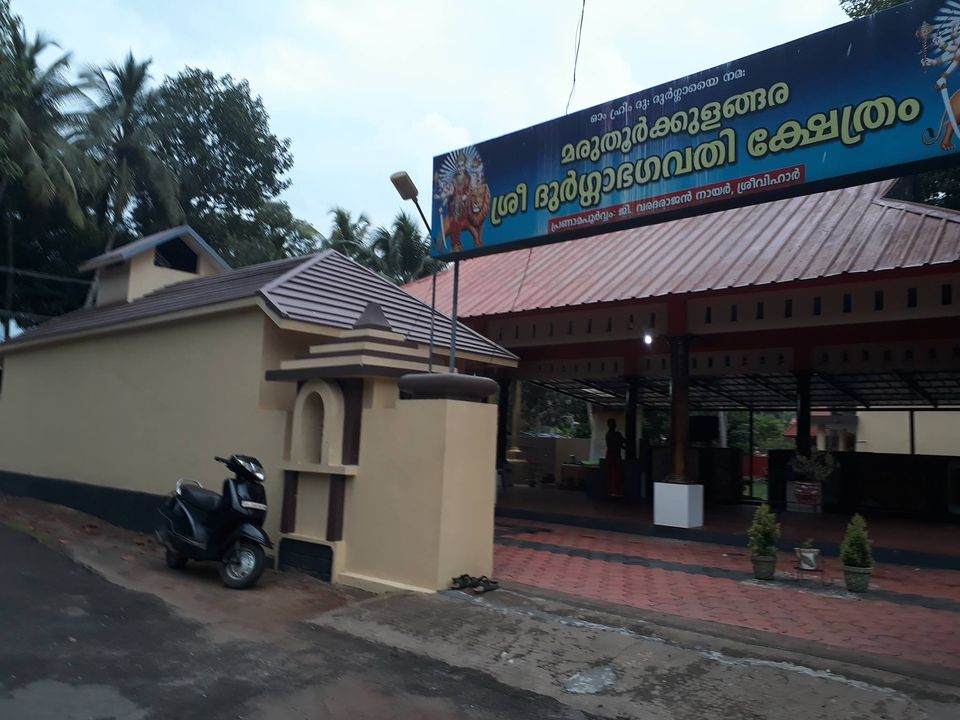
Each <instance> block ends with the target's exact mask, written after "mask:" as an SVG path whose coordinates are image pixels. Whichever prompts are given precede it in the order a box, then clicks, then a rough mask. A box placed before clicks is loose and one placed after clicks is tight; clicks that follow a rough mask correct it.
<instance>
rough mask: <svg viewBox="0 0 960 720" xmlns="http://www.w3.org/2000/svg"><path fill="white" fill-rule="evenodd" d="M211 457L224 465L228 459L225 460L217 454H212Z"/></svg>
mask: <svg viewBox="0 0 960 720" xmlns="http://www.w3.org/2000/svg"><path fill="white" fill-rule="evenodd" d="M213 459H214V460H216V461H217V462H219V463H223V464H224V465H226V464H227V462H228V460H226V458H222V457H220V456H219V455H214V457H213Z"/></svg>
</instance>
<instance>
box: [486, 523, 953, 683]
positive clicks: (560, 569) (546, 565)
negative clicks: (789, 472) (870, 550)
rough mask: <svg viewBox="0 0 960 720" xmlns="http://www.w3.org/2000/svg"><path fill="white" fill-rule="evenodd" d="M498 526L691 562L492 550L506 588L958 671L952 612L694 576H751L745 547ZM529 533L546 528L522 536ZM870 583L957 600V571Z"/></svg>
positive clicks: (574, 544) (883, 575)
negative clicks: (716, 572) (661, 564)
mask: <svg viewBox="0 0 960 720" xmlns="http://www.w3.org/2000/svg"><path fill="white" fill-rule="evenodd" d="M498 525H501V526H504V529H506V526H509V525H513V526H514V527H516V528H517V529H516V530H511V531H510V532H509V535H508V536H507V537H509V538H510V539H511V540H526V541H530V542H534V543H541V544H544V545H551V546H560V547H562V548H577V549H581V550H592V551H599V552H607V553H616V554H622V555H629V556H634V557H639V558H646V559H648V560H654V561H667V562H672V563H682V564H683V565H687V566H690V568H689V569H688V570H687V571H681V570H671V569H663V568H658V567H644V566H643V565H628V564H624V563H622V562H611V561H608V560H603V559H588V558H583V557H575V556H570V555H565V554H561V553H558V552H550V551H548V550H545V549H532V548H527V547H516V546H511V545H502V544H497V545H496V548H495V556H494V557H495V569H496V573H497V576H498V578H499V579H500V580H503V581H506V582H515V583H521V584H524V585H530V586H533V587H539V588H544V589H548V590H554V591H559V592H565V593H570V594H572V595H577V596H580V597H584V598H588V599H591V600H599V601H604V602H612V603H618V604H621V605H628V606H631V607H636V608H642V609H649V610H654V611H656V612H660V613H667V614H672V615H678V616H681V617H685V618H690V619H694V620H706V621H711V622H717V623H722V624H725V625H734V626H738V627H745V628H750V629H753V630H761V631H765V632H771V633H777V634H780V635H785V636H789V637H792V638H797V639H801V640H810V641H815V642H820V643H824V644H826V645H830V646H833V647H838V648H844V649H847V650H850V649H853V650H859V651H862V652H865V653H872V654H876V655H884V656H890V657H899V658H902V659H905V660H910V661H917V662H924V663H927V664H934V665H944V666H947V667H953V668H957V669H960V612H955V611H953V610H945V609H932V608H927V607H922V606H918V605H916V604H912V603H909V602H906V603H904V602H892V601H888V600H886V599H880V598H879V597H878V596H877V595H870V594H869V593H868V594H866V595H863V596H858V597H847V596H830V595H824V594H822V592H821V591H820V590H819V589H818V588H819V580H805V581H804V582H803V583H801V584H800V585H793V584H783V583H772V584H769V585H765V584H763V583H758V582H757V581H752V580H749V581H741V580H737V579H729V578H717V577H709V576H708V575H704V574H700V572H699V569H700V568H720V569H723V570H733V571H738V572H747V573H748V572H750V562H749V558H748V556H747V553H746V550H745V548H734V547H727V546H721V545H710V544H706V543H695V542H689V541H679V540H668V539H664V538H653V537H644V536H634V535H626V534H623V533H612V532H603V531H597V530H584V529H581V528H572V527H565V526H556V525H546V524H542V523H531V522H517V523H513V522H510V521H499V520H498ZM529 527H538V528H542V529H545V530H548V532H528V533H524V532H523V531H522V529H523V528H529ZM778 567H779V568H780V569H781V570H784V569H787V570H789V569H790V568H791V567H792V558H789V557H788V556H786V555H782V556H781V558H780V563H779V565H778ZM826 567H827V569H828V573H827V575H828V579H829V580H831V581H835V582H836V583H837V585H838V586H839V585H840V584H841V583H840V581H839V577H840V575H841V569H840V566H839V563H838V561H837V560H836V558H827V559H826ZM874 584H875V585H876V586H877V587H878V588H879V589H881V590H884V591H889V592H894V593H898V594H900V595H921V596H924V597H928V598H941V599H946V600H954V601H960V572H956V571H950V570H929V569H916V568H911V567H904V566H894V565H884V566H878V567H877V569H876V572H875V575H874ZM837 589H839V587H838V588H837Z"/></svg>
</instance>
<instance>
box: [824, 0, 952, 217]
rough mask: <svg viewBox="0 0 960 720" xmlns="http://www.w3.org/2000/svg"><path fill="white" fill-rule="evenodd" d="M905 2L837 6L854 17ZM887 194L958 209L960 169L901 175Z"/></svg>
mask: <svg viewBox="0 0 960 720" xmlns="http://www.w3.org/2000/svg"><path fill="white" fill-rule="evenodd" d="M904 2H907V0H840V7H841V8H842V9H843V11H844V12H845V13H846V14H847V15H849V16H850V17H851V18H854V19H856V18H862V17H866V16H867V15H873V14H874V13H878V12H882V11H883V10H889V9H890V8H892V7H896V6H897V5H902V4H903V3H904ZM890 197H893V198H897V199H899V200H908V201H911V202H921V203H926V204H928V205H936V206H938V207H945V208H950V209H952V210H960V170H957V169H953V168H951V169H945V170H931V171H928V172H923V173H918V174H916V175H910V176H907V177H904V178H901V179H900V181H899V182H897V184H896V185H895V186H894V187H893V188H892V189H891V191H890Z"/></svg>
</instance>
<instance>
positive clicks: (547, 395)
mask: <svg viewBox="0 0 960 720" xmlns="http://www.w3.org/2000/svg"><path fill="white" fill-rule="evenodd" d="M511 402H512V401H511ZM520 403H521V412H520V418H521V424H520V429H521V430H522V431H525V432H549V433H555V434H557V435H561V436H564V437H590V418H589V416H588V414H587V403H586V402H585V401H583V400H577V399H576V398H572V397H570V396H569V395H564V394H562V393H558V392H556V391H554V390H549V389H547V388H545V387H542V386H540V385H536V384H534V383H532V382H525V383H524V384H523V395H522V397H521V400H520Z"/></svg>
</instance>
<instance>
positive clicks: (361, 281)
mask: <svg viewBox="0 0 960 720" xmlns="http://www.w3.org/2000/svg"><path fill="white" fill-rule="evenodd" d="M257 296H260V297H263V298H264V299H265V300H266V301H267V303H268V304H269V305H271V306H272V307H273V309H274V310H275V311H276V312H277V313H278V314H279V315H280V316H282V317H284V318H289V319H293V320H301V321H303V322H308V323H315V324H318V325H325V326H330V327H335V328H343V329H349V328H352V327H354V325H355V324H356V323H357V321H358V320H359V318H360V317H361V315H362V314H363V311H364V309H365V308H366V307H367V304H368V303H370V302H373V303H376V304H378V305H379V306H380V307H381V308H382V309H383V313H384V315H385V316H386V318H387V320H388V321H389V322H390V325H391V327H392V328H393V330H394V331H395V332H398V333H401V334H403V335H405V336H406V337H407V339H409V340H414V341H417V342H421V343H426V342H427V341H428V339H429V329H430V307H429V306H428V305H425V304H424V303H422V302H420V301H419V300H418V299H416V298H415V297H413V296H412V295H410V294H408V293H406V292H405V291H404V290H403V289H401V288H399V287H397V286H396V285H393V284H392V283H390V282H388V281H387V280H384V279H383V278H382V277H380V276H379V275H377V274H376V273H373V272H371V271H370V270H367V269H366V268H363V267H361V266H360V265H358V264H356V263H355V262H353V261H352V260H349V259H348V258H346V257H344V256H343V255H341V254H339V253H337V252H335V251H333V250H325V251H324V252H321V253H319V254H317V255H311V256H307V257H299V258H290V259H286V260H277V261H274V262H269V263H263V264H261V265H253V266H250V267H245V268H241V269H239V270H231V271H228V272H225V273H222V274H220V275H214V276H211V277H204V278H198V279H196V280H188V281H186V282H181V283H177V284H175V285H170V286H168V287H165V288H162V289H160V290H156V291H154V292H152V293H149V294H148V295H144V296H143V297H142V298H139V299H137V300H134V301H133V302H130V303H121V304H117V305H108V306H103V307H93V308H85V309H82V310H77V311H75V312H72V313H68V314H67V315H63V316H61V317H58V318H54V319H53V320H49V321H48V322H46V323H44V324H43V325H40V326H39V327H36V328H33V329H31V330H28V331H27V332H25V333H23V334H22V335H20V336H18V337H16V338H14V339H13V340H10V341H9V342H7V343H2V344H0V354H2V353H3V351H4V350H5V349H7V348H9V347H14V346H16V345H18V344H20V343H23V342H30V341H33V340H40V339H44V338H49V337H55V336H60V335H70V334H75V333H84V332H89V331H91V330H96V329H100V328H106V327H112V326H118V325H122V324H124V323H128V322H132V321H136V320H143V319H147V318H152V317H159V316H162V315H166V314H168V313H174V312H180V311H184V310H191V309H194V308H200V307H206V306H212V305H218V304H221V303H226V302H231V301H234V300H242V299H244V298H252V297H257ZM451 327H452V324H451V322H450V319H449V318H447V317H446V316H445V315H443V314H441V313H436V319H435V342H436V343H437V345H438V347H444V346H446V345H447V344H448V343H449V337H450V331H451ZM457 346H458V348H461V349H462V350H464V351H469V352H471V353H476V354H478V355H483V356H486V357H490V358H500V359H514V357H515V356H514V355H513V354H512V353H510V352H509V351H507V350H504V349H503V348H501V347H500V346H499V345H497V344H496V343H493V342H491V341H490V340H487V339H486V338H485V337H483V336H482V335H479V334H478V333H476V332H474V331H473V330H471V329H470V328H468V327H466V326H465V325H458V330H457Z"/></svg>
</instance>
